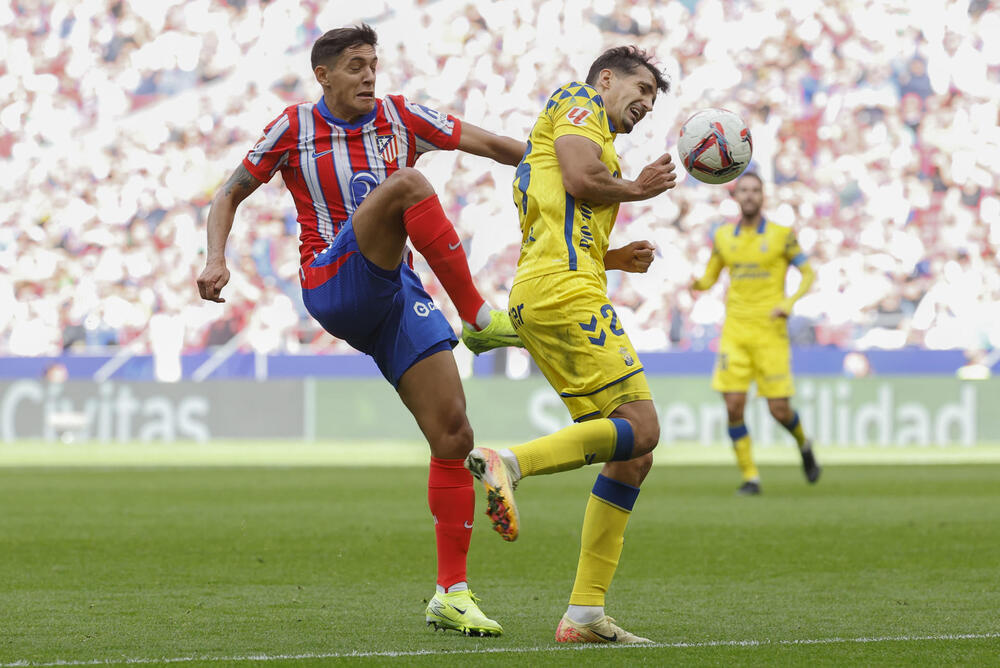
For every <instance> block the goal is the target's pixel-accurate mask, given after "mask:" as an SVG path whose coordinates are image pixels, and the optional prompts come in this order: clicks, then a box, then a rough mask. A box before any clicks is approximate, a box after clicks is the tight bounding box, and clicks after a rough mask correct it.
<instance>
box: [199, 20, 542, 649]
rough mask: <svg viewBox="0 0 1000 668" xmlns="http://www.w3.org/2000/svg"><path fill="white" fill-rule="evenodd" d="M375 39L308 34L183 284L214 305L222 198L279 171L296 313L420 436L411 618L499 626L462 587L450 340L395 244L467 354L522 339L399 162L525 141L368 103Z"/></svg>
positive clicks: (466, 433) (457, 386) (513, 155)
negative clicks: (290, 205)
mask: <svg viewBox="0 0 1000 668" xmlns="http://www.w3.org/2000/svg"><path fill="white" fill-rule="evenodd" d="M376 44H377V37H376V35H375V31H374V30H372V29H371V27H369V26H367V25H362V26H355V27H351V28H340V29H337V30H331V31H329V32H327V33H326V34H324V35H323V36H322V37H320V38H319V39H318V40H317V41H316V43H315V44H314V45H313V49H312V66H313V73H314V74H315V77H316V80H317V82H318V83H319V84H320V86H321V87H322V88H323V96H322V97H321V98H320V99H319V100H318V101H317V102H315V103H313V102H307V103H302V104H297V105H293V106H290V107H288V108H287V109H285V110H284V111H283V112H282V113H281V114H280V115H279V116H278V117H277V118H276V119H275V120H274V121H272V122H271V123H270V124H269V125H268V126H267V127H266V128H265V131H264V135H263V137H262V138H261V139H260V141H258V142H257V145H256V146H254V147H253V149H251V150H250V152H249V153H248V154H247V156H246V157H245V158H244V160H243V162H242V164H241V165H240V166H239V167H237V168H236V171H235V172H234V173H233V175H232V176H231V177H230V179H229V180H228V181H227V182H226V183H225V185H223V187H222V188H221V189H220V190H219V192H218V193H217V194H216V196H215V198H214V200H213V202H212V207H211V209H210V211H209V215H208V253H207V255H208V257H207V260H206V265H205V269H204V271H203V272H202V274H201V276H200V277H199V278H198V289H199V291H200V293H201V296H202V298H204V299H208V300H211V301H224V300H223V299H222V298H221V296H220V292H221V290H222V288H223V287H224V286H225V285H226V283H227V282H228V280H229V271H228V269H227V268H226V259H225V247H226V239H227V238H228V236H229V232H230V230H231V228H232V225H233V220H234V218H235V214H236V208H237V206H238V205H239V204H240V202H242V201H243V200H244V199H245V198H246V197H247V196H248V195H250V194H251V193H252V192H253V191H254V190H256V188H257V187H258V186H260V184H261V183H263V182H266V181H268V180H270V179H271V177H272V176H273V175H274V173H275V172H276V171H278V170H281V174H282V177H283V179H284V182H285V185H286V186H287V187H288V190H289V191H290V192H291V194H292V198H293V199H294V201H295V208H296V210H297V212H298V220H299V224H300V227H301V235H300V242H301V259H302V265H301V267H300V270H299V278H300V280H301V283H302V297H303V302H304V304H305V306H306V308H307V309H308V310H309V312H310V313H311V314H312V315H313V317H315V318H316V319H317V320H318V321H319V322H320V323H321V324H322V325H323V327H324V328H325V329H326V330H327V331H329V332H330V333H331V334H333V335H334V336H336V337H338V338H342V339H344V340H346V341H347V342H348V343H350V344H351V345H352V346H354V347H355V348H357V349H358V350H360V351H362V352H364V353H367V354H369V355H371V356H372V357H373V358H374V359H375V362H376V364H377V365H378V367H379V369H380V370H381V371H382V373H383V375H385V377H386V378H387V379H388V380H389V381H390V382H391V383H392V384H393V385H394V386H395V387H396V390H397V392H398V393H399V396H400V398H401V399H402V401H403V403H404V404H405V405H406V407H407V408H408V409H409V410H410V412H411V413H413V416H414V417H415V418H416V421H417V424H418V426H419V427H420V429H421V431H422V432H423V433H424V435H425V437H426V438H427V440H428V442H429V444H430V449H431V467H430V479H429V482H428V502H429V504H430V508H431V513H432V514H433V516H434V524H435V533H436V536H437V555H438V575H437V592H436V593H435V595H434V597H433V598H432V599H431V602H430V604H429V605H428V607H427V610H426V611H425V619H426V621H427V623H428V624H433V625H434V626H435V628H438V627H444V628H450V629H456V630H458V631H461V632H463V633H465V634H467V635H500V634H501V633H502V632H503V630H502V628H501V627H500V625H499V624H498V623H497V622H495V621H493V620H492V619H489V618H487V617H486V616H485V615H484V614H483V613H482V611H481V610H480V609H479V606H478V605H477V603H476V599H475V598H474V597H473V596H472V594H471V592H469V590H468V585H467V582H466V555H467V553H468V549H469V540H470V538H471V528H472V523H473V515H474V505H475V492H474V489H473V486H472V477H471V475H470V474H469V472H468V471H466V470H465V468H464V467H463V460H464V458H465V456H466V455H467V454H468V453H469V451H470V450H471V449H472V447H473V436H472V428H471V427H470V426H469V421H468V418H467V417H466V414H465V395H464V393H463V391H462V384H461V381H460V379H459V375H458V369H457V366H456V364H455V360H454V357H453V355H452V352H451V350H452V348H453V347H454V345H456V344H457V343H458V340H457V339H456V338H455V334H454V332H453V331H452V330H451V327H450V325H448V322H447V320H445V318H444V316H442V315H441V313H440V311H438V310H437V307H436V306H435V304H434V302H433V300H431V298H430V297H429V296H428V295H427V293H426V291H425V290H424V289H423V286H422V285H421V283H420V279H419V278H418V277H417V275H416V274H415V273H414V272H413V270H412V269H411V268H410V266H408V263H407V262H404V261H403V260H404V253H406V242H407V240H409V242H410V243H411V244H412V245H413V247H414V248H415V249H416V250H417V251H418V252H419V253H421V254H422V255H423V256H424V258H425V259H426V260H427V262H428V264H429V265H430V266H431V269H432V270H433V271H434V274H435V276H436V277H437V278H438V280H440V282H441V284H442V285H443V287H444V288H445V291H446V292H447V293H448V296H449V297H450V298H451V300H452V301H453V302H454V303H455V306H456V308H457V310H458V313H459V315H460V316H461V318H462V320H463V322H464V326H463V334H462V339H463V341H465V343H466V345H467V346H468V347H469V348H470V349H471V350H473V352H477V353H478V352H482V351H484V350H488V349H490V348H496V347H500V346H507V345H521V343H520V339H518V337H517V334H516V333H515V332H514V330H513V327H512V326H511V323H510V319H509V316H508V315H507V312H506V311H499V310H495V309H492V308H491V307H490V306H489V305H488V304H487V303H486V301H485V300H484V299H483V298H482V296H480V294H479V292H478V290H477V289H476V287H475V285H474V284H473V282H472V277H471V275H470V273H469V267H468V263H467V261H466V257H465V251H464V249H463V248H462V246H461V242H460V240H459V238H458V235H457V234H456V232H455V229H454V227H453V226H452V224H451V222H450V221H449V220H448V218H447V216H446V215H445V213H444V211H443V209H442V208H441V204H440V203H439V202H438V198H437V195H436V194H435V192H434V188H433V187H432V186H431V184H430V183H429V182H428V181H427V179H426V178H424V176H423V175H422V174H421V173H420V172H418V171H417V170H416V169H413V165H414V164H415V163H416V161H417V158H418V157H419V156H420V155H421V154H423V153H426V152H427V151H432V150H436V149H442V150H451V149H458V150H460V151H465V152H467V153H472V154H475V155H480V156H485V157H488V158H491V159H493V160H495V161H497V162H500V163H504V164H508V165H511V166H515V165H517V164H518V162H519V161H520V160H521V156H522V155H523V154H524V151H525V148H526V145H525V143H524V142H522V141H518V140H515V139H512V138H509V137H501V136H498V135H495V134H492V133H490V132H487V131H486V130H483V129H481V128H478V127H476V126H474V125H472V124H471V123H463V122H462V121H460V120H458V119H457V118H455V117H453V116H449V115H445V114H441V113H439V112H437V111H434V110H433V109H428V108H427V107H424V106H422V105H419V104H414V103H413V102H410V101H408V100H406V99H405V98H403V97H402V96H398V95H390V96H388V97H386V98H384V99H381V100H380V99H377V98H376V97H375V72H376V66H377V63H378V57H377V55H376V51H375V47H376Z"/></svg>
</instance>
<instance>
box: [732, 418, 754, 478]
mask: <svg viewBox="0 0 1000 668" xmlns="http://www.w3.org/2000/svg"><path fill="white" fill-rule="evenodd" d="M729 438H731V439H733V451H734V452H735V453H736V463H737V464H738V465H739V467H740V474H741V475H742V476H743V479H744V480H760V471H758V470H757V465H756V464H754V463H753V453H752V452H751V448H752V441H751V440H750V432H749V431H747V427H746V425H745V424H743V423H742V422H736V423H730V424H729Z"/></svg>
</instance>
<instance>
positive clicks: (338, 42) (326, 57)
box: [312, 23, 378, 69]
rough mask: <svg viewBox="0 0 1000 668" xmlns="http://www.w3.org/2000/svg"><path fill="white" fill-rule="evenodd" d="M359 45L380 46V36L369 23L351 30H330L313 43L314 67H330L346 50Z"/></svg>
mask: <svg viewBox="0 0 1000 668" xmlns="http://www.w3.org/2000/svg"><path fill="white" fill-rule="evenodd" d="M359 44H369V45H371V46H373V47H374V46H376V45H378V35H376V34H375V29H374V28H372V27H371V26H370V25H368V24H367V23H362V24H361V25H359V26H351V27H350V28H335V29H333V30H328V31H326V32H325V33H323V35H322V36H321V37H320V38H319V39H317V40H316V41H315V42H314V43H313V47H312V66H313V69H316V67H317V66H318V65H328V64H329V63H330V62H331V61H332V60H333V59H335V58H336V57H337V56H339V55H340V54H341V53H343V52H344V49H346V48H348V47H351V46H357V45H359Z"/></svg>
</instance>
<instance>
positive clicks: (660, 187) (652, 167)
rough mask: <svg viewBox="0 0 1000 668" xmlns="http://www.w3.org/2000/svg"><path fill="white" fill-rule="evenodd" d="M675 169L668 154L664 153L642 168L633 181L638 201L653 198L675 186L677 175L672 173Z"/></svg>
mask: <svg viewBox="0 0 1000 668" xmlns="http://www.w3.org/2000/svg"><path fill="white" fill-rule="evenodd" d="M676 168H677V166H676V165H675V164H674V162H673V159H672V158H671V157H670V154H669V153H664V154H663V155H661V156H660V157H659V158H657V159H656V160H654V161H653V162H651V163H649V164H648V165H646V166H645V167H643V168H642V171H641V172H639V178H637V179H636V180H635V184H636V188H637V189H638V194H639V199H649V198H650V197H655V196H656V195H659V194H660V193H662V192H664V191H665V190H670V189H671V188H673V187H674V186H675V185H677V174H675V173H674V170H675V169H676Z"/></svg>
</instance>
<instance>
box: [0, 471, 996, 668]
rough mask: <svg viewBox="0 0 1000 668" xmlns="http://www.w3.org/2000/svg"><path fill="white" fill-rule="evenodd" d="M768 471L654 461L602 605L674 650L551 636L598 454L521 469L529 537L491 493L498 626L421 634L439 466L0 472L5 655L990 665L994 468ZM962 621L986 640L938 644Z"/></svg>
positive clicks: (479, 527) (478, 579) (484, 535)
mask: <svg viewBox="0 0 1000 668" xmlns="http://www.w3.org/2000/svg"><path fill="white" fill-rule="evenodd" d="M762 472H763V479H764V495H763V496H761V497H759V498H743V497H737V496H735V495H734V494H733V491H734V489H735V487H736V483H737V480H736V473H735V471H734V469H733V467H732V466H729V467H718V466H714V467H713V466H709V467H696V466H683V467H656V468H654V470H653V472H652V473H651V474H650V477H649V478H648V479H647V481H646V484H645V486H644V488H643V492H642V494H641V495H640V496H639V501H638V504H637V506H636V512H635V514H634V516H633V518H632V521H631V525H630V527H629V532H628V534H627V540H626V546H625V552H624V555H623V560H622V564H621V567H620V568H619V571H618V575H617V577H616V580H615V583H614V585H613V586H612V590H611V593H610V595H609V600H608V611H609V613H610V614H612V615H613V616H615V617H616V618H617V619H618V620H619V622H621V624H622V625H623V626H624V627H625V628H627V629H629V630H631V631H633V632H635V633H639V634H641V635H644V636H647V637H650V638H653V639H654V640H656V641H657V642H658V643H663V644H664V645H665V646H658V647H650V648H625V647H612V648H606V647H587V648H585V649H583V650H582V651H580V650H578V649H577V650H574V649H572V648H563V647H559V646H557V645H555V643H554V642H553V638H552V636H553V632H554V629H555V625H556V622H557V621H558V619H559V617H560V615H561V614H562V612H563V611H564V609H565V604H566V600H567V597H568V595H569V591H570V588H571V586H572V579H573V574H574V570H575V567H576V559H577V552H578V546H579V531H580V522H581V518H582V513H583V508H584V504H585V500H586V496H587V493H588V491H589V488H590V485H591V484H592V481H593V478H594V476H595V475H596V473H597V470H596V468H594V467H591V468H589V469H585V470H582V471H577V472H573V473H567V474H561V475H558V476H549V477H545V478H535V479H529V480H526V481H524V483H522V485H521V488H520V490H519V497H518V499H519V504H520V509H521V517H522V523H523V527H522V533H521V537H520V539H519V540H518V541H517V542H516V543H513V544H505V543H503V542H502V541H500V539H499V538H498V537H497V536H496V535H494V534H493V533H492V531H490V530H489V528H488V525H487V523H486V521H485V518H484V516H482V514H481V511H482V508H481V506H482V495H481V491H477V494H479V498H478V502H479V506H480V507H479V509H478V511H477V515H476V531H475V533H474V535H473V545H472V550H471V557H470V573H469V574H470V580H471V583H472V587H473V590H474V591H475V592H477V593H478V594H479V595H480V596H482V598H483V607H484V609H485V611H486V612H487V613H488V614H490V615H491V616H493V617H494V618H496V619H497V620H498V621H500V622H501V623H502V624H503V625H504V629H505V632H506V633H505V635H504V636H503V637H502V638H497V639H474V638H465V637H462V636H459V635H458V634H455V633H448V634H442V633H440V632H439V633H436V634H435V633H433V632H432V631H431V630H430V629H428V628H427V627H426V626H424V623H423V609H424V606H425V605H426V600H427V598H428V597H429V596H430V595H432V593H433V584H434V582H433V578H434V556H433V555H434V552H433V530H432V525H431V520H430V517H429V512H428V510H427V507H426V475H427V474H426V469H424V468H419V467H405V468H385V467H382V468H347V467H326V468H296V467H292V468H264V467H257V468H183V467H181V468H135V469H130V468H106V469H99V468H78V469H59V468H17V467H14V468H7V469H0V664H2V665H9V664H11V663H15V662H28V663H29V664H30V663H45V662H54V661H73V662H84V661H105V660H108V661H116V660H118V661H120V660H124V659H137V658H138V659H181V658H184V659H189V658H194V659H198V658H199V657H200V658H201V660H194V661H190V662H185V663H184V664H182V665H195V664H203V663H204V664H207V665H220V663H219V662H218V661H217V660H218V659H219V658H226V657H228V658H230V659H233V660H227V661H225V662H224V663H225V664H226V665H231V664H246V665H251V664H253V663H254V661H251V660H250V658H249V657H252V656H255V655H264V656H267V657H271V658H272V660H271V661H270V662H269V663H270V664H271V665H285V664H288V665H295V666H303V665H321V664H324V663H329V662H330V661H331V660H336V661H338V662H340V661H350V662H351V663H361V664H366V665H376V664H378V665H381V664H385V663H387V662H390V661H394V662H398V663H400V664H401V665H402V664H406V665H432V664H433V665H439V664H443V663H449V664H454V663H455V662H456V661H460V662H462V663H469V662H473V661H474V662H475V663H476V664H477V665H487V666H490V665H496V666H500V665H510V664H511V663H512V662H515V661H516V662H521V661H524V662H533V663H535V664H543V665H574V666H578V665H595V666H597V665H600V666H605V665H634V664H637V663H648V664H651V665H665V664H670V665H740V664H743V665H746V664H769V665H770V664H774V665H803V664H806V663H809V664H818V665H873V664H879V665H886V664H894V665H895V664H921V665H942V664H965V665H969V664H973V665H986V664H994V665H995V664H996V662H997V660H998V658H997V657H998V655H1000V636H998V635H997V634H998V633H1000V613H998V611H1000V590H998V587H997V573H1000V538H998V535H1000V534H998V532H997V526H1000V485H998V484H997V480H1000V467H998V466H996V465H979V466H957V465H942V466H838V467H828V468H827V470H826V471H825V472H824V478H823V479H822V480H821V481H820V483H819V484H818V485H816V486H815V487H809V486H807V485H806V484H805V482H804V481H803V480H802V475H801V472H800V471H799V470H798V469H796V468H793V467H790V466H770V467H763V468H762ZM962 634H972V635H978V636H987V637H979V638H964V639H959V638H954V639H944V638H943V637H944V636H949V635H962ZM837 638H840V639H845V640H846V641H845V642H839V641H833V640H834V639H837ZM861 638H878V639H881V640H878V641H877V642H857V639H861ZM885 638H898V639H896V640H886V639H885ZM817 640H818V641H831V642H819V643H810V644H796V642H797V641H817ZM720 641H721V642H722V643H730V644H713V643H717V642H720ZM739 641H748V642H749V643H759V644H747V645H738V644H733V643H736V642H739ZM686 644H693V645H695V646H682V645H686ZM355 652H357V653H362V654H365V653H394V652H403V653H406V654H404V655H402V656H397V657H396V658H391V657H390V656H386V655H376V656H372V655H370V654H369V655H368V656H359V657H355V658H351V659H347V658H346V656H345V655H348V654H351V653H355ZM414 652H416V653H414ZM422 652H425V653H426V654H422ZM454 652H459V653H460V654H458V655H452V656H447V655H445V653H454ZM509 652H519V653H518V654H510V653H509ZM281 656H284V657H296V656H298V657H300V658H286V659H278V658H276V657H281ZM239 657H244V659H243V660H236V659H238V658H239ZM213 659H216V662H213V661H212V660H213Z"/></svg>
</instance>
